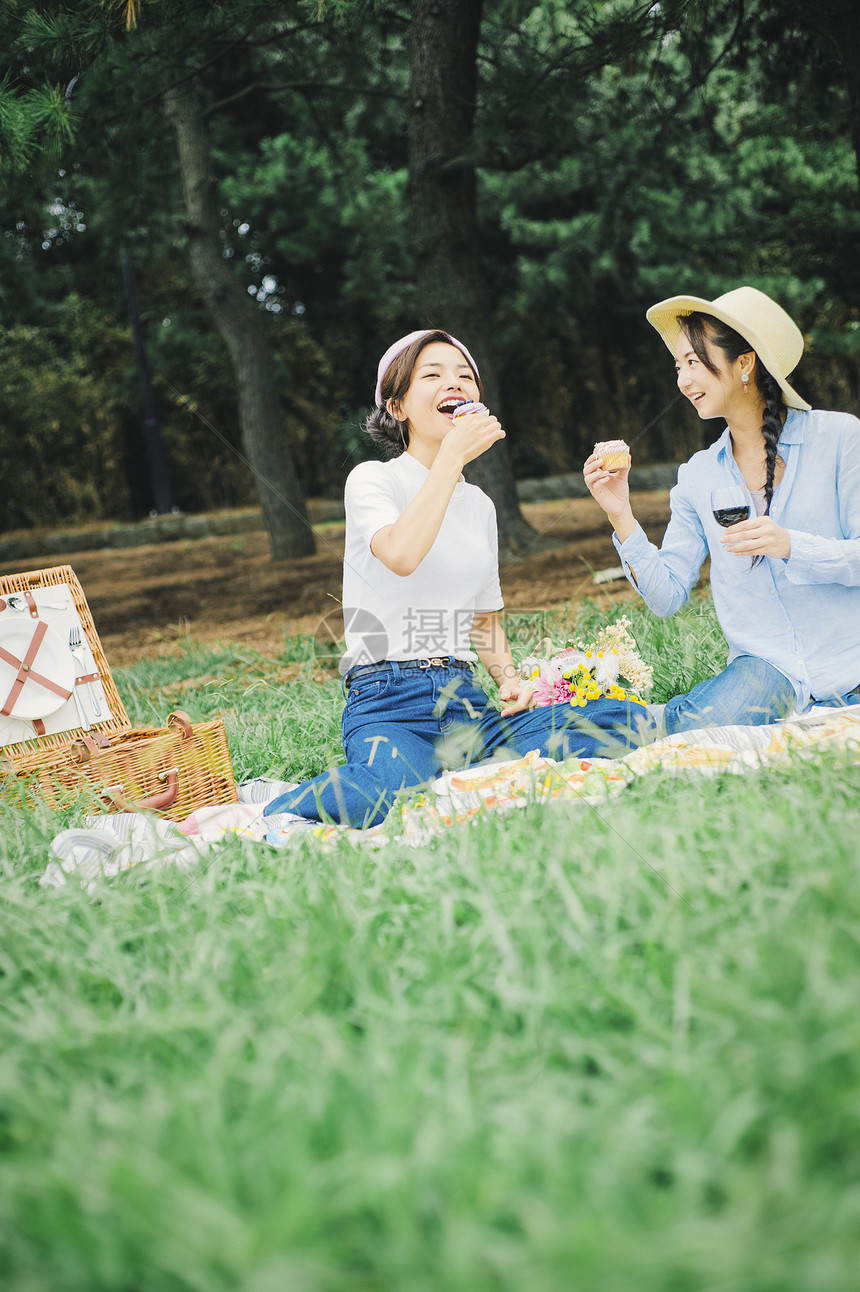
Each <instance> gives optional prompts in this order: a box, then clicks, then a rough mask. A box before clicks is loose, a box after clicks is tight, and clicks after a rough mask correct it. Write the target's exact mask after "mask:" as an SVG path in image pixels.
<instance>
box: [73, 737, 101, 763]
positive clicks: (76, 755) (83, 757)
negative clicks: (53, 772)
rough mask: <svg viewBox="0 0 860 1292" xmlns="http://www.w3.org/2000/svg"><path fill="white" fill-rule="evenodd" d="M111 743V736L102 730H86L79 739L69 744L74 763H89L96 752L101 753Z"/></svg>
mask: <svg viewBox="0 0 860 1292" xmlns="http://www.w3.org/2000/svg"><path fill="white" fill-rule="evenodd" d="M109 745H110V740H109V738H108V737H107V736H106V735H105V734H104V732H102V731H95V732H93V733H92V734H90V733H89V732H85V733H84V735H82V736H79V737H78V739H77V740H75V741H73V742H72V744H71V745H69V754H70V755H71V758H72V762H74V763H88V762H89V761H90V759H91V758H94V757H95V755H96V754H100V753H101V751H102V750H103V749H107V747H108V746H109Z"/></svg>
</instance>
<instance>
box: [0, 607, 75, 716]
mask: <svg viewBox="0 0 860 1292" xmlns="http://www.w3.org/2000/svg"><path fill="white" fill-rule="evenodd" d="M27 595H28V596H31V594H30V593H28V594H27ZM31 599H32V598H31ZM33 604H34V605H35V604H36V603H35V601H34V602H33ZM47 631H48V625H47V624H46V623H45V621H44V620H43V619H40V620H39V622H38V623H37V624H36V630H35V632H34V633H33V636H32V637H31V638H30V645H29V646H28V647H27V650H26V652H25V655H24V658H23V659H18V658H17V657H16V656H15V655H13V654H12V652H11V651H8V650H6V649H5V647H3V646H0V659H2V660H5V661H6V663H7V664H11V665H12V667H13V668H15V669H17V670H18V675H17V677H16V678H15V681H14V682H13V683H12V690H11V691H10V692H9V694H8V695H7V696H6V699H5V700H4V702H3V705H2V708H0V713H3V714H5V715H6V716H7V717H11V716H12V710H13V709H14V707H15V705H16V704H17V702H18V697H19V696H20V694H21V692H22V691H23V689H24V686H25V684H26V683H27V682H38V684H39V686H43V687H44V688H45V690H46V691H53V692H54V695H61V696H62V697H63V699H64V700H70V699H71V698H72V693H71V691H67V690H66V688H65V687H64V686H59V685H58V684H57V683H56V682H52V681H51V679H50V678H49V677H44V676H43V674H41V673H37V672H35V670H34V669H33V667H32V665H33V660H34V659H35V658H36V656H37V655H38V653H39V647H40V646H41V645H42V638H43V637H44V636H45V633H46V632H47Z"/></svg>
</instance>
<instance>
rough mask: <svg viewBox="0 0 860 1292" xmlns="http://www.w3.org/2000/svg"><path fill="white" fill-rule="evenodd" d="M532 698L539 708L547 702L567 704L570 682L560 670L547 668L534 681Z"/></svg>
mask: <svg viewBox="0 0 860 1292" xmlns="http://www.w3.org/2000/svg"><path fill="white" fill-rule="evenodd" d="M534 700H535V704H536V705H537V706H538V707H539V708H543V707H544V706H545V705H547V704H567V703H568V702H569V700H570V683H569V682H566V681H565V679H564V678H563V677H562V676H561V672H560V670H556V669H554V668H553V669H552V670H547V672H546V673H544V674H543V675H542V676H541V677H539V678H538V679H537V680H536V681H535V683H534Z"/></svg>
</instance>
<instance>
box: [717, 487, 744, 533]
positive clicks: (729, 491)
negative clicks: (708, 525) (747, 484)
mask: <svg viewBox="0 0 860 1292" xmlns="http://www.w3.org/2000/svg"><path fill="white" fill-rule="evenodd" d="M711 511H712V512H713V513H714V520H715V521H716V522H717V524H718V525H722V526H723V528H724V529H725V528H727V527H728V526H729V525H737V523H738V521H741V520H749V515H750V500H749V495H748V494H747V491H746V489H745V488H744V487H743V485H739V484H733V485H725V486H724V487H723V488H722V489H712V490H711Z"/></svg>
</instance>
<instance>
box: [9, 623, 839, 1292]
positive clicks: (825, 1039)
mask: <svg viewBox="0 0 860 1292" xmlns="http://www.w3.org/2000/svg"><path fill="white" fill-rule="evenodd" d="M588 613H591V612H588ZM631 618H632V619H633V618H634V615H633V614H631ZM634 625H635V627H634V632H635V635H637V640H639V642H640V647H641V648H642V650H643V653H645V654H646V655H648V656H649V658H651V660H652V662H657V660H656V656H657V655H659V656H660V666H661V668H662V667H664V666H665V668H666V669H667V670H669V669H671V667H673V666H677V667H680V666H681V664H682V663H683V661H684V660H686V661H687V664H688V665H689V667H690V668H692V669H693V671H695V669H696V668H698V669H700V670H701V671H702V672H703V673H704V672H707V669H708V668H709V667H710V666H711V664H712V663H713V660H714V658H716V661H717V662H716V664H715V665H714V667H716V666H718V665H719V662H720V660H719V658H718V656H719V650H720V647H719V645H718V643H717V641H716V639H715V637H714V633H713V628H714V624H713V617H712V613H711V612H710V610H709V607H708V605H707V603H702V604H701V605H698V606H696V607H694V608H693V609H692V610H691V611H690V613H689V615H688V616H686V617H684V618H681V619H678V618H676V619H675V620H673V621H669V622H668V623H667V624H657V625H656V626H655V627H654V629H653V633H654V635H653V637H648V639H647V641H643V635H644V630H645V627H646V619H645V617H644V616H643V618H642V620H641V623H640V622H639V621H638V620H634ZM696 636H698V639H699V642H700V645H699V647H698V648H697V649H692V648H691V647H690V640H691V639H692V638H695V637H696ZM301 650H305V652H306V655H307V657H308V658H310V657H311V655H312V648H311V647H310V645H309V644H308V643H305V644H304V646H301V647H300V648H297V647H296V645H295V644H290V647H289V653H290V656H291V658H292V660H293V661H295V657H296V655H297V654H300V653H301ZM285 662H289V660H288V658H287V656H286V655H285V658H284V660H281V661H272V660H265V659H263V658H261V657H257V656H253V655H250V654H249V653H247V652H238V651H230V650H228V649H225V650H223V651H220V652H210V651H202V650H196V649H195V648H193V647H192V648H189V650H188V652H187V653H186V655H185V656H184V657H183V658H182V659H180V660H178V661H175V660H174V661H160V662H158V663H156V664H146V665H143V664H141V665H139V666H137V667H136V668H134V669H128V670H124V671H122V672H121V673H119V675H118V683H119V686H120V689H121V691H122V694H123V697H124V699H125V701H126V704H127V706H128V708H129V712H130V713H131V714H132V716H133V719H134V720H135V721H136V722H141V721H151V720H154V719H155V718H156V717H157V718H159V719H161V718H163V716H164V714H165V713H166V712H167V711H168V710H169V709H170V708H171V707H176V705H177V703H178V702H179V699H181V702H182V707H184V708H186V709H188V710H189V711H190V712H191V713H192V715H193V716H194V718H195V719H200V718H204V717H206V716H209V715H210V714H212V713H215V712H219V711H220V712H223V714H224V716H225V721H226V724H227V728H228V733H229V738H230V743H231V748H232V750H233V752H234V755H235V756H236V763H237V770H238V771H239V773H240V775H247V774H251V773H259V772H263V771H266V770H267V769H268V768H270V767H273V766H274V765H276V764H277V766H278V770H283V771H284V772H285V773H286V774H292V773H294V772H298V771H299V770H302V771H304V770H313V769H314V768H315V767H316V766H317V765H321V764H323V763H324V762H325V757H326V756H327V752H331V753H332V754H333V753H334V752H335V751H336V749H337V721H338V714H339V697H338V688H337V683H336V682H335V681H332V682H329V683H326V684H325V685H323V686H320V685H319V684H316V683H314V682H312V681H310V680H308V679H307V678H302V677H300V678H299V679H298V680H297V681H291V682H285V681H284V680H283V674H284V669H283V667H282V665H283V664H284V663H285ZM667 675H668V674H667ZM177 697H179V699H177ZM858 779H860V776H858V769H857V768H856V767H854V766H852V765H842V764H841V763H840V762H839V760H838V759H836V758H834V757H831V758H829V759H823V760H822V761H820V762H815V763H804V764H802V765H800V766H798V767H796V768H790V769H788V770H774V769H771V770H762V771H760V772H757V773H754V774H750V775H749V776H745V777H743V778H741V777H732V776H719V777H715V778H713V779H711V778H695V779H690V780H682V779H673V778H670V777H667V776H662V775H659V774H658V775H652V776H649V777H647V778H643V779H642V780H641V781H639V782H637V783H635V784H634V785H633V786H631V787H630V788H629V789H627V790H625V791H624V793H623V794H621V795H620V796H619V797H617V798H616V799H613V800H612V801H611V802H610V803H607V804H606V805H605V806H603V807H601V808H599V809H597V810H595V809H590V808H583V807H579V808H577V807H575V806H571V805H564V804H554V805H551V806H550V807H547V808H544V809H537V808H534V809H528V810H526V811H523V812H516V813H513V814H508V815H505V816H498V817H495V818H493V817H490V818H489V819H486V820H480V821H477V822H475V823H473V824H472V825H470V826H468V827H463V828H458V829H454V830H451V831H449V832H446V833H444V834H443V835H441V836H439V837H438V838H436V839H435V840H434V841H433V842H432V843H431V844H429V845H427V846H425V847H422V848H420V849H414V850H413V849H409V848H406V847H404V846H402V845H399V844H393V845H391V846H389V847H387V848H383V849H382V850H380V851H377V852H371V851H368V850H362V849H355V848H353V847H352V846H350V845H349V844H347V843H345V842H344V843H341V844H339V845H338V846H336V847H335V848H334V849H333V850H331V851H328V852H325V853H321V852H320V851H319V850H318V849H314V847H313V846H312V845H310V844H308V843H306V842H303V843H301V844H300V845H299V846H297V847H295V848H289V849H285V850H280V851H278V850H273V849H268V848H266V847H265V846H255V845H252V844H249V843H246V842H243V841H240V840H236V841H234V842H232V843H230V844H229V845H227V846H225V847H224V848H223V849H221V850H219V851H218V852H217V853H216V854H214V855H213V856H212V857H211V858H210V859H209V860H208V862H206V863H205V864H201V866H200V868H199V870H198V871H196V872H195V873H194V874H192V875H182V874H179V873H178V872H176V871H173V870H170V869H162V870H152V871H149V872H145V873H143V872H139V871H135V870H132V871H130V872H128V873H126V874H125V875H123V876H121V877H120V878H119V879H117V880H113V881H110V882H106V883H104V884H102V885H100V886H98V888H97V889H96V890H94V891H91V892H87V891H85V890H83V889H82V888H80V887H79V886H77V885H75V884H70V885H69V886H68V887H67V888H65V889H62V890H57V889H47V890H46V889H41V888H39V887H38V886H37V884H36V883H35V879H36V878H37V877H38V875H39V874H40V873H41V871H42V870H43V869H44V865H45V862H46V860H47V845H48V842H49V840H50V838H51V837H52V835H53V833H55V832H56V830H57V829H59V828H61V827H62V826H63V824H65V820H66V818H63V817H59V816H58V814H55V813H52V812H50V811H48V810H47V809H41V810H39V811H37V812H35V813H33V812H25V811H24V810H22V809H21V808H19V807H17V806H16V805H15V804H14V802H13V801H11V800H10V801H9V802H8V803H7V805H6V807H5V809H4V816H3V823H4V830H3V837H2V842H0V883H2V890H0V1034H2V1048H0V1281H2V1286H3V1288H4V1289H7V1288H8V1289H10V1292H78V1290H81V1292H102V1290H110V1292H180V1290H181V1292H185V1290H186V1289H194V1292H222V1290H223V1292H228V1290H231V1292H232V1290H233V1289H237V1290H241V1292H329V1290H331V1292H338V1290H339V1289H361V1290H362V1292H364V1290H365V1289H366V1290H368V1292H371V1290H376V1289H380V1290H382V1289H385V1290H386V1292H388V1290H391V1292H437V1289H441V1290H444V1292H449V1290H450V1292H461V1290H462V1292H474V1290H480V1292H483V1290H484V1289H486V1290H488V1292H490V1290H492V1292H524V1290H525V1289H528V1290H529V1292H531V1290H532V1289H535V1290H536V1292H570V1290H579V1289H582V1290H583V1292H628V1290H629V1292H676V1290H677V1292H688V1290H693V1289H697V1290H698V1289H702V1292H705V1290H707V1292H784V1290H785V1289H798V1292H806V1290H807V1289H815V1290H816V1292H831V1290H832V1292H843V1290H845V1292H848V1289H853V1288H855V1287H856V1284H857V1276H856V1268H857V1264H858V1258H860V1250H858V1248H860V1243H858V1234H860V1169H858V1168H860V1153H858V1143H860V1140H858V1131H860V1127H858V1121H860V1100H858V1093H860V1092H858V1067H860V1059H858V1056H860V1014H858V1009H857V1000H858V987H860V884H858V875H857V860H858V846H857V842H856V841H857V839H858V837H860V798H858V793H857V791H858ZM852 1271H853V1273H852Z"/></svg>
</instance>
